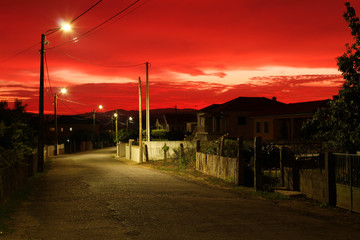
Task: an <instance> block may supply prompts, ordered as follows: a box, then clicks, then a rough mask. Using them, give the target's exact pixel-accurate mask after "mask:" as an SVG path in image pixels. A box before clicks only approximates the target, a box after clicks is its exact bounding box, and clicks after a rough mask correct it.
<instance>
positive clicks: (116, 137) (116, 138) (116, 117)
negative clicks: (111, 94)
mask: <svg viewBox="0 0 360 240" xmlns="http://www.w3.org/2000/svg"><path fill="white" fill-rule="evenodd" d="M114 116H115V142H116V144H117V142H118V113H117V110H116V111H115V114H114Z"/></svg>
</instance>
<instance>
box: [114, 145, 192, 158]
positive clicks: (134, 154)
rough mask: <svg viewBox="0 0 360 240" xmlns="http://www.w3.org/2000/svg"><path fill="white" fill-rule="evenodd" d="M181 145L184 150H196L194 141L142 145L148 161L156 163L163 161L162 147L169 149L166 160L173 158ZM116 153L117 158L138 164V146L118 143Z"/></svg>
mask: <svg viewBox="0 0 360 240" xmlns="http://www.w3.org/2000/svg"><path fill="white" fill-rule="evenodd" d="M181 143H182V144H183V146H184V148H185V149H186V148H196V141H145V142H144V145H147V148H148V157H149V160H152V161H157V160H163V159H164V150H163V147H164V145H165V144H166V146H168V147H169V151H168V153H167V157H168V158H175V157H176V155H175V152H174V149H178V148H180V144H181ZM118 151H119V157H125V158H126V159H129V160H132V161H135V162H140V160H139V158H140V156H139V151H140V149H139V146H133V145H131V147H130V144H129V143H118ZM143 153H144V156H143V161H145V160H146V159H145V148H144V149H143Z"/></svg>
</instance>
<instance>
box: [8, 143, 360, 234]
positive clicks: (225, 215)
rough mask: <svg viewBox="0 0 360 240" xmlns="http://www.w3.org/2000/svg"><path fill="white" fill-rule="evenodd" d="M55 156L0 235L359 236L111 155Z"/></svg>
mask: <svg viewBox="0 0 360 240" xmlns="http://www.w3.org/2000/svg"><path fill="white" fill-rule="evenodd" d="M114 155H115V152H114V149H113V148H111V149H102V150H97V151H93V152H87V153H82V154H73V155H66V156H62V157H58V158H55V159H54V160H53V164H52V169H51V170H50V171H49V172H48V174H47V175H46V176H45V177H44V178H43V179H41V180H40V182H39V184H38V185H37V186H36V188H35V189H34V194H33V195H32V196H31V198H30V199H29V200H28V201H26V202H24V204H22V205H21V207H20V209H19V210H18V212H17V213H16V214H15V216H14V220H13V225H12V227H13V228H14V232H13V233H11V234H10V235H6V236H3V237H2V239H11V240H16V239H32V240H34V239H36V240H38V239H43V240H51V239H106V240H107V239H293V240H295V239H322V240H323V239H332V240H333V239H352V240H353V239H359V236H360V228H358V227H354V226H351V225H348V224H342V223H339V222H338V221H334V219H327V218H324V217H314V216H313V215H309V214H304V213H301V211H293V210H288V209H286V208H283V207H280V206H276V205H274V203H273V202H272V201H269V200H260V199H246V198H242V197H239V196H237V195H235V194H234V193H231V192H229V191H226V190H221V189H216V188H211V187H207V186H204V185H201V184H196V183H192V182H190V181H184V180H182V179H180V178H178V177H174V176H170V175H167V174H163V173H160V172H158V171H156V170H152V169H147V168H144V167H141V166H138V165H135V164H129V163H128V162H126V161H119V160H117V159H115V158H114Z"/></svg>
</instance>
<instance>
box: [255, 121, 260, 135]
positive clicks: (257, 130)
mask: <svg viewBox="0 0 360 240" xmlns="http://www.w3.org/2000/svg"><path fill="white" fill-rule="evenodd" d="M256 133H261V122H256Z"/></svg>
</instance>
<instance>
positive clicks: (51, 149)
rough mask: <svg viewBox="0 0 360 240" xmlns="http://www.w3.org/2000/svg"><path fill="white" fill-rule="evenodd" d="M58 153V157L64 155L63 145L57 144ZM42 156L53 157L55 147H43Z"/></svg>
mask: <svg viewBox="0 0 360 240" xmlns="http://www.w3.org/2000/svg"><path fill="white" fill-rule="evenodd" d="M58 151H59V155H61V154H64V153H65V145H64V144H59V145H58ZM44 156H45V157H52V156H55V146H54V145H45V146H44Z"/></svg>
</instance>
